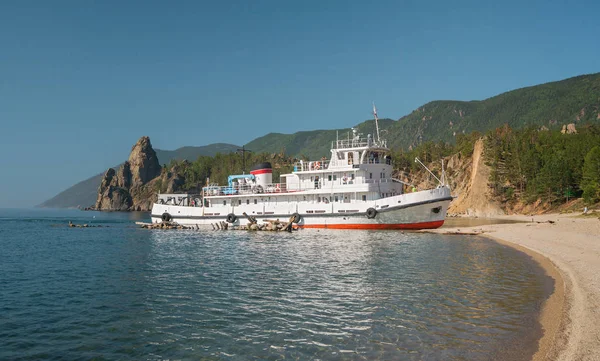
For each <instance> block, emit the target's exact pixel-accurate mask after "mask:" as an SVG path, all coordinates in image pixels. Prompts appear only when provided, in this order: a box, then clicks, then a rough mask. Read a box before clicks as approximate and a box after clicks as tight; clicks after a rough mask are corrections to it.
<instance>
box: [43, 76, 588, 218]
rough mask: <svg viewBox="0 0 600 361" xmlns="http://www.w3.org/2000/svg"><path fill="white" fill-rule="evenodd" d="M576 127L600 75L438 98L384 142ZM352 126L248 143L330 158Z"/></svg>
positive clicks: (384, 126) (86, 197)
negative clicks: (478, 96)
mask: <svg viewBox="0 0 600 361" xmlns="http://www.w3.org/2000/svg"><path fill="white" fill-rule="evenodd" d="M569 123H573V124H575V125H581V124H586V123H600V73H595V74H588V75H581V76H577V77H573V78H569V79H565V80H561V81H555V82H549V83H545V84H541V85H535V86H531V87H526V88H521V89H516V90H512V91H509V92H506V93H502V94H499V95H497V96H494V97H491V98H488V99H485V100H477V101H455V100H436V101H432V102H429V103H427V104H425V105H423V106H421V107H419V108H417V109H415V110H414V111H412V112H411V113H410V114H408V115H405V116H403V117H401V118H400V119H398V120H392V119H380V121H379V127H380V133H381V136H382V138H385V139H387V141H388V145H389V146H390V147H393V148H403V149H408V148H410V147H415V146H417V145H418V144H420V143H422V142H426V141H445V142H453V141H454V139H455V137H456V136H457V135H459V134H462V133H465V134H469V133H471V132H473V131H479V132H481V133H485V132H487V131H488V130H491V129H495V128H498V127H501V126H502V125H504V124H508V125H509V126H511V127H512V128H520V127H523V126H537V127H542V126H544V127H547V128H552V127H561V126H563V125H566V124H569ZM355 128H358V131H359V132H361V133H363V134H365V135H366V134H373V135H374V133H375V125H374V120H373V119H371V120H367V121H364V122H362V123H360V124H358V125H356V126H355ZM350 131H351V128H344V129H338V130H335V129H334V130H314V131H301V132H296V133H293V134H281V133H269V134H266V135H264V136H262V137H259V138H256V139H254V140H252V141H250V142H249V143H248V144H246V145H245V147H246V148H247V149H250V150H252V151H254V152H269V153H278V152H281V151H282V150H283V151H285V153H286V154H288V155H292V156H307V157H309V158H313V159H314V158H320V157H323V156H325V157H329V149H330V145H331V142H332V141H334V140H335V139H336V138H339V139H344V138H345V137H347V136H348V134H349V133H350ZM237 148H239V147H238V146H235V145H232V144H224V143H218V144H211V145H208V146H202V147H182V148H179V149H177V150H174V151H164V150H158V149H157V150H156V153H157V156H158V159H159V161H160V163H161V164H166V163H169V162H170V161H171V160H172V159H179V160H183V159H187V160H190V161H193V160H195V159H197V157H198V156H200V155H209V156H210V155H214V154H216V153H217V152H220V153H228V152H232V151H235V150H237ZM101 178H102V174H99V175H96V176H94V177H91V178H88V179H86V180H84V181H82V182H80V183H77V184H76V185H74V186H73V187H71V188H69V189H67V190H65V191H64V192H61V193H60V194H58V195H57V196H55V197H54V198H52V199H50V200H48V201H46V202H44V203H42V204H41V205H40V206H41V207H77V206H78V205H81V206H89V205H91V204H93V203H94V200H95V197H96V191H97V189H98V186H99V185H100V181H101Z"/></svg>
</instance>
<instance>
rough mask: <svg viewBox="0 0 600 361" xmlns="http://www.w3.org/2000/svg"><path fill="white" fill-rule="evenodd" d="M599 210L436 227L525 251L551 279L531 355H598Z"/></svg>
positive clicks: (582, 357)
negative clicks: (582, 214)
mask: <svg viewBox="0 0 600 361" xmlns="http://www.w3.org/2000/svg"><path fill="white" fill-rule="evenodd" d="M598 216H600V214H598V213H596V216H594V217H585V218H583V217H577V216H574V215H572V214H571V215H558V214H549V215H539V216H533V217H532V216H505V217H499V218H504V219H512V220H518V221H523V222H526V223H510V224H492V225H484V226H476V227H456V228H440V229H437V230H435V232H436V233H447V232H461V233H462V232H473V233H482V235H484V236H486V237H489V238H492V239H494V240H496V241H498V242H501V243H504V244H507V245H509V246H512V247H515V248H518V249H520V250H522V251H523V252H526V253H527V254H529V255H530V256H531V257H532V258H533V259H535V260H536V261H537V262H539V263H540V265H542V267H544V269H545V270H546V272H547V273H548V274H549V275H550V276H551V277H552V278H554V279H555V288H554V293H553V294H552V295H551V296H550V298H549V299H548V300H547V301H546V302H545V303H544V305H543V309H542V314H541V324H542V327H543V329H544V335H543V337H542V339H541V340H540V342H539V345H538V351H537V353H536V354H535V355H534V358H533V359H534V360H600V309H599V306H600V219H598Z"/></svg>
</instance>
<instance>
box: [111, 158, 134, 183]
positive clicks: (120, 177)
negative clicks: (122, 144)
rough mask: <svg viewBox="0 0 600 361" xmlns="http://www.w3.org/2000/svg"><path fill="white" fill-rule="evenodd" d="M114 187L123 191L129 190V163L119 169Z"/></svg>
mask: <svg viewBox="0 0 600 361" xmlns="http://www.w3.org/2000/svg"><path fill="white" fill-rule="evenodd" d="M114 185H115V186H117V187H121V188H125V189H129V187H131V168H130V165H129V161H126V162H125V163H123V165H122V166H121V167H120V168H119V171H118V172H117V177H116V178H115V184H114Z"/></svg>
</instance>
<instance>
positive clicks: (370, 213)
mask: <svg viewBox="0 0 600 361" xmlns="http://www.w3.org/2000/svg"><path fill="white" fill-rule="evenodd" d="M376 216H377V210H376V209H375V208H369V209H367V218H369V219H373V218H375V217H376Z"/></svg>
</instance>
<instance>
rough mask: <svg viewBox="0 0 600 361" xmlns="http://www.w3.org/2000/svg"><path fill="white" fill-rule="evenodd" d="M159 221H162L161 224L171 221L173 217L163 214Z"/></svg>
mask: <svg viewBox="0 0 600 361" xmlns="http://www.w3.org/2000/svg"><path fill="white" fill-rule="evenodd" d="M160 219H162V221H163V222H170V221H171V220H172V219H173V217H171V215H170V214H169V213H167V212H165V213H163V214H162V216H161V217H160Z"/></svg>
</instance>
